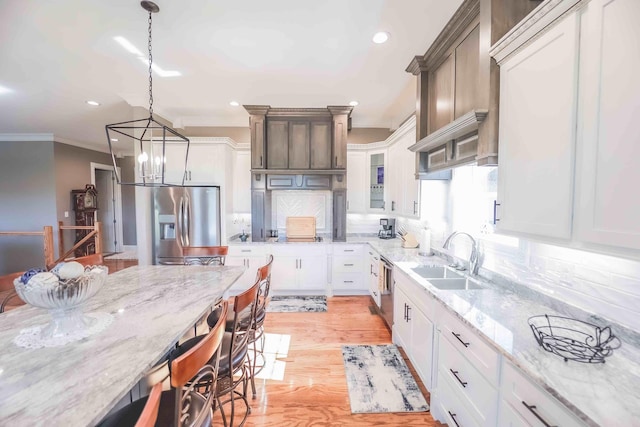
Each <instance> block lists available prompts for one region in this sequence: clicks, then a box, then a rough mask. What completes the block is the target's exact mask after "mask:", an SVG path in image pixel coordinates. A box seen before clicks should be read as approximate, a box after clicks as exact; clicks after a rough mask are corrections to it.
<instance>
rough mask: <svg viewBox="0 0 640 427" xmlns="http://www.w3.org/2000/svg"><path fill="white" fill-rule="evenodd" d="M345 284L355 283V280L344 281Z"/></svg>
mask: <svg viewBox="0 0 640 427" xmlns="http://www.w3.org/2000/svg"><path fill="white" fill-rule="evenodd" d="M343 282H344V283H353V280H343Z"/></svg>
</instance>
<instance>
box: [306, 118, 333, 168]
mask: <svg viewBox="0 0 640 427" xmlns="http://www.w3.org/2000/svg"><path fill="white" fill-rule="evenodd" d="M311 169H331V122H320V123H314V122H311Z"/></svg>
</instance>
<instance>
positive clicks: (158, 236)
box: [153, 186, 220, 264]
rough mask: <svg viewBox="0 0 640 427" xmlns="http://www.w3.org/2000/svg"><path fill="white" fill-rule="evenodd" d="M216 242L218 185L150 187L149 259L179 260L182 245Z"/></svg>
mask: <svg viewBox="0 0 640 427" xmlns="http://www.w3.org/2000/svg"><path fill="white" fill-rule="evenodd" d="M218 245H220V187H203V186H193V187H158V188H154V189H153V263H154V264H182V262H183V258H182V247H184V246H218Z"/></svg>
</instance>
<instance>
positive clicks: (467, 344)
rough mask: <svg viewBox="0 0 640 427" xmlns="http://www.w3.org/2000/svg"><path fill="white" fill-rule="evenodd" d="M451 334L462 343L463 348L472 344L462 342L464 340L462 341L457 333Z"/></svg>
mask: <svg viewBox="0 0 640 427" xmlns="http://www.w3.org/2000/svg"><path fill="white" fill-rule="evenodd" d="M451 333H452V334H453V336H454V337H456V338H457V339H458V341H460V342H461V343H462V345H463V346H465V347H469V344H470V343H468V342H464V341H462V340H461V339H460V334H456V333H455V332H451Z"/></svg>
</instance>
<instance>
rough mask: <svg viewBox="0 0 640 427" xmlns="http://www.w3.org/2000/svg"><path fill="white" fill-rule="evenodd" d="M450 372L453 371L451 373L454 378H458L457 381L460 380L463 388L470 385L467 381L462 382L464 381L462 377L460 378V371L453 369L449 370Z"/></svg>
mask: <svg viewBox="0 0 640 427" xmlns="http://www.w3.org/2000/svg"><path fill="white" fill-rule="evenodd" d="M449 370H450V371H451V373H452V374H453V376H454V377H456V379H457V380H458V382H459V383H460V384H462V387H466V386H467V384H468V383H467V382H466V381H462V380H461V379H460V377H459V376H458V374H459V373H460V372H458V371H454V370H453V369H449Z"/></svg>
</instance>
